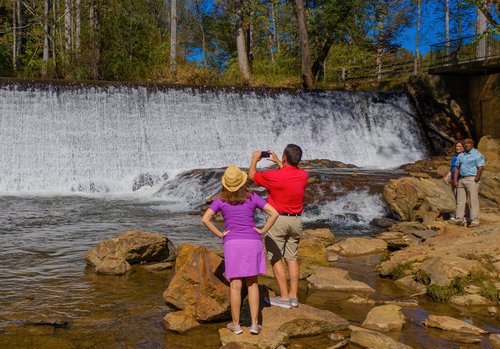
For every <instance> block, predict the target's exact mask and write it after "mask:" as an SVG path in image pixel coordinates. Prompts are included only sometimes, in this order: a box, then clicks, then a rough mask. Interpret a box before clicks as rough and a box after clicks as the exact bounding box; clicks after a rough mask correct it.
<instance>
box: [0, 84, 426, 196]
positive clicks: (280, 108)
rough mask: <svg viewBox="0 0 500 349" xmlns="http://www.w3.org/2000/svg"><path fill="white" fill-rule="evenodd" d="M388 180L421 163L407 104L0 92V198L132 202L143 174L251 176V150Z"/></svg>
mask: <svg viewBox="0 0 500 349" xmlns="http://www.w3.org/2000/svg"><path fill="white" fill-rule="evenodd" d="M288 143H296V144H299V145H300V146H301V147H302V148H303V150H304V158H305V159H319V158H325V159H331V160H337V161H342V162H346V163H353V164H355V165H358V166H364V167H372V168H390V167H395V166H399V165H401V164H403V163H408V162H413V161H415V160H418V159H420V158H422V157H424V155H425V151H424V149H425V147H424V146H423V145H422V141H421V138H420V135H419V128H418V126H417V123H416V121H415V117H414V113H413V111H412V109H411V106H410V103H409V101H408V99H407V97H406V96H404V95H402V94H387V93H377V92H333V91H325V92H276V91H269V92H267V93H266V91H264V92H261V93H257V92H253V91H237V90H224V91H219V90H203V91H201V90H193V89H165V90H157V89H156V90H155V89H147V88H146V87H128V86H121V87H107V88H104V87H103V88H85V87H82V88H75V87H71V88H64V87H59V88H54V87H50V86H47V87H32V88H26V87H20V86H16V85H10V86H9V85H3V86H1V87H0V149H1V151H0V164H2V166H1V168H0V192H3V193H33V192H43V191H47V192H56V193H72V192H91V193H92V192H94V193H99V194H102V195H107V194H108V193H118V194H119V193H122V194H125V193H130V192H131V191H132V187H133V182H134V179H135V178H137V176H139V175H141V174H151V175H155V176H160V177H163V175H164V174H168V175H169V176H170V178H172V176H173V175H175V174H177V173H179V172H181V171H182V170H186V169H193V168H214V167H224V166H227V165H229V164H236V165H238V166H243V167H246V166H248V164H249V161H250V158H251V154H252V151H254V150H255V149H273V150H275V151H276V152H278V153H279V152H281V150H282V149H283V148H284V146H285V145H286V144H288Z"/></svg>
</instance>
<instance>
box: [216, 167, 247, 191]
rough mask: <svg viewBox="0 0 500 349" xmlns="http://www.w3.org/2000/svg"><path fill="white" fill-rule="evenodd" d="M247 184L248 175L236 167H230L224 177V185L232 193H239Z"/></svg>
mask: <svg viewBox="0 0 500 349" xmlns="http://www.w3.org/2000/svg"><path fill="white" fill-rule="evenodd" d="M246 182H247V174H246V173H245V172H243V171H242V170H240V169H239V168H238V166H236V165H231V166H229V167H228V168H227V169H226V171H225V172H224V175H223V176H222V185H223V186H224V188H226V189H227V190H229V191H231V192H234V191H237V190H238V189H240V188H241V187H242V186H244V185H245V183H246Z"/></svg>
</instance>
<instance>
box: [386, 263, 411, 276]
mask: <svg viewBox="0 0 500 349" xmlns="http://www.w3.org/2000/svg"><path fill="white" fill-rule="evenodd" d="M408 269H411V263H410V262H405V263H398V264H396V265H395V266H394V268H392V269H391V271H390V272H389V277H390V278H391V279H393V280H397V279H401V278H402V277H403V276H405V272H406V271H407V270H408Z"/></svg>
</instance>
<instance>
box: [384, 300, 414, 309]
mask: <svg viewBox="0 0 500 349" xmlns="http://www.w3.org/2000/svg"><path fill="white" fill-rule="evenodd" d="M383 304H392V305H397V306H398V307H404V308H416V307H418V302H417V300H416V299H412V300H408V301H403V300H393V301H383Z"/></svg>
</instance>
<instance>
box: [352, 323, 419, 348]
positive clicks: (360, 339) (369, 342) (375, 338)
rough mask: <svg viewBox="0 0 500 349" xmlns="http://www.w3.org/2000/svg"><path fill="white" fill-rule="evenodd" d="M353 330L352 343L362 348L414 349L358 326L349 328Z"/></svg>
mask: <svg viewBox="0 0 500 349" xmlns="http://www.w3.org/2000/svg"><path fill="white" fill-rule="evenodd" d="M349 329H350V330H351V339H350V341H351V342H352V343H354V344H356V345H358V346H360V347H361V348H371V349H412V347H410V346H408V345H406V344H403V343H400V342H396V341H395V340H394V339H392V338H391V337H388V336H386V335H384V334H382V333H379V332H376V331H370V330H367V329H364V328H361V327H357V326H349Z"/></svg>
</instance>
